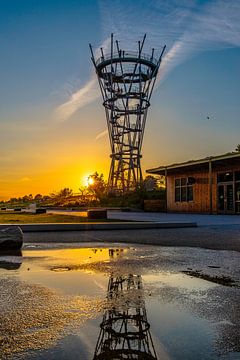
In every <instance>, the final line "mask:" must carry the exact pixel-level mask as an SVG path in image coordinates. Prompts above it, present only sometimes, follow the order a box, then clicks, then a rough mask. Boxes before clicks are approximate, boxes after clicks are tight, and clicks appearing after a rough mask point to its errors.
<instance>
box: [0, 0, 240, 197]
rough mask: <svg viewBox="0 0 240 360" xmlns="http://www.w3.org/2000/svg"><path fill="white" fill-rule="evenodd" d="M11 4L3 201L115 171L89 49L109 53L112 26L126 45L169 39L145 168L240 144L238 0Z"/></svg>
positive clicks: (0, 140)
mask: <svg viewBox="0 0 240 360" xmlns="http://www.w3.org/2000/svg"><path fill="white" fill-rule="evenodd" d="M0 6H1V11H0V47H1V66H0V81H1V86H0V169H1V172H0V189H1V190H0V197H2V198H4V197H7V196H9V195H11V196H13V195H14V194H20V193H22V192H26V191H25V190H26V189H29V191H30V192H32V193H36V192H44V193H48V192H50V191H53V190H55V189H59V188H60V187H62V186H69V187H72V188H73V189H74V190H75V191H77V189H78V187H79V186H80V183H81V179H82V178H83V177H84V176H86V175H87V174H89V173H91V172H93V171H95V170H97V171H99V172H104V174H105V177H107V173H108V166H109V152H110V149H109V143H108V137H107V135H106V132H105V129H106V122H105V114H104V109H103V106H102V101H101V99H100V97H99V95H100V92H99V89H98V84H97V81H96V76H95V74H94V70H93V66H92V63H91V61H90V53H89V48H88V44H89V43H92V44H93V46H94V49H95V50H96V51H97V49H98V47H99V46H101V45H102V46H104V47H106V48H107V47H108V43H109V42H108V39H109V36H110V33H111V32H113V33H114V34H115V36H116V37H117V38H118V39H119V40H120V42H121V45H122V46H123V47H125V48H127V49H132V48H135V46H136V44H137V40H139V38H141V37H142V36H143V34H144V33H145V32H146V33H147V40H146V48H145V51H148V50H149V49H150V48H151V47H155V48H156V49H159V50H160V49H161V47H162V46H163V45H165V44H166V46H167V50H166V53H165V57H164V59H163V62H162V65H161V68H160V73H159V79H158V81H157V84H156V89H155V92H154V93H153V96H152V101H151V107H150V109H149V113H148V119H147V126H146V133H145V138H144V144H143V162H142V164H143V168H144V169H146V168H151V167H154V166H158V165H163V164H168V163H173V162H177V161H185V160H189V159H196V158H200V157H203V156H208V155H214V154H221V153H224V152H228V151H232V150H234V148H235V146H236V145H237V144H238V143H239V142H240V137H239V133H240V122H239V113H240V105H239V93H240V67H239V64H240V48H239V47H240V22H239V18H240V2H239V1H236V0H235V1H231V0H229V1H222V0H217V1H194V0H183V1H181V2H179V1H176V0H175V1H174V0H172V1H163V0H149V1H143V0H138V1H135V0H132V1H129V0H124V1H120V0H111V1H103V0H99V1H94V0H92V1H79V0H78V1H73V0H68V1H65V0H58V1H57V0H56V1H53V0H48V1H45V0H41V1H37V0H36V1H33V0H18V1H17V0H15V1H14V0H11V1H9V0H8V1H3V0H0ZM208 116H209V118H210V119H207V117H208ZM46 179H48V180H46ZM37 190H38V191H37Z"/></svg>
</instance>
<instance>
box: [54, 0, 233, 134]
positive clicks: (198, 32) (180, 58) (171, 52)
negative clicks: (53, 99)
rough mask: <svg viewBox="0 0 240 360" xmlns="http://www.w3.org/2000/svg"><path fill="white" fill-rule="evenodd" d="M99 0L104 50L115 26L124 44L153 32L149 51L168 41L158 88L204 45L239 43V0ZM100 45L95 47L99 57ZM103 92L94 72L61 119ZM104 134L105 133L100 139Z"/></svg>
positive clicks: (60, 110)
mask: <svg viewBox="0 0 240 360" xmlns="http://www.w3.org/2000/svg"><path fill="white" fill-rule="evenodd" d="M99 5H100V12H101V17H102V32H103V34H104V37H105V40H104V41H103V43H102V45H101V46H100V47H102V48H103V49H104V50H105V51H107V50H109V45H110V39H109V34H110V33H111V32H114V35H115V36H116V38H118V39H119V40H120V46H121V47H126V48H129V46H131V47H132V44H133V45H136V47H137V40H139V38H140V37H141V36H142V35H143V34H144V33H147V37H148V38H147V42H146V51H150V48H148V46H151V47H154V48H155V49H156V50H158V51H159V53H160V52H161V50H162V47H163V46H164V45H165V44H166V45H167V50H166V53H165V54H164V57H163V59H162V64H161V68H160V72H159V74H158V79H157V82H156V86H155V89H156V88H157V87H158V85H160V84H161V83H162V81H163V80H164V79H165V78H166V77H167V76H168V75H169V74H170V73H171V71H172V70H173V69H174V68H176V67H177V66H178V65H180V64H181V63H183V62H184V61H186V60H188V59H189V58H191V57H194V56H196V55H197V54H199V53H202V52H204V51H210V50H221V49H225V48H231V47H239V46H240V21H239V18H240V1H235V0H228V1H225V0H215V1H211V2H208V3H205V4H203V3H201V2H199V1H196V0H195V1H194V0H183V1H181V2H179V1H176V0H172V1H167V2H166V1H165V0H150V1H148V2H146V1H145V0H139V2H138V6H136V4H135V3H133V2H132V1H130V0H128V1H127V0H126V1H124V2H122V1H120V0H112V1H110V2H106V1H105V0H99ZM113 13H114V14H117V16H113ZM139 19H141V20H139ZM130 44H131V45H130ZM100 47H98V48H97V50H96V52H95V54H96V57H98V55H99V49H100ZM99 96H100V90H99V87H98V84H97V77H96V74H92V75H91V77H90V79H89V80H88V81H87V82H86V84H85V85H84V86H83V87H82V88H80V89H79V90H77V91H76V92H74V93H72V94H71V95H70V97H69V98H68V99H67V100H66V102H64V103H63V104H61V105H60V106H59V107H58V108H57V109H56V116H57V118H58V119H59V120H62V121H64V120H67V119H69V118H70V117H71V116H72V115H73V114H74V113H76V112H77V111H78V110H79V109H81V108H82V107H83V106H85V105H88V104H90V103H91V102H93V101H95V100H96V99H97V98H98V97H99ZM106 133H107V132H106ZM105 135H106V134H105V133H104V135H102V133H100V134H98V135H97V137H96V139H99V138H101V137H102V136H105Z"/></svg>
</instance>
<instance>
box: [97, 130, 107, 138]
mask: <svg viewBox="0 0 240 360" xmlns="http://www.w3.org/2000/svg"><path fill="white" fill-rule="evenodd" d="M107 134H108V130H107V129H105V130H103V131H101V132H100V133H99V134H97V136H96V138H95V140H99V139H101V138H103V137H105V136H107Z"/></svg>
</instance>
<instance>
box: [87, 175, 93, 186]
mask: <svg viewBox="0 0 240 360" xmlns="http://www.w3.org/2000/svg"><path fill="white" fill-rule="evenodd" d="M93 184H94V179H93V178H92V177H91V176H89V177H88V185H93Z"/></svg>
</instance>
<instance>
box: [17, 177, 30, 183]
mask: <svg viewBox="0 0 240 360" xmlns="http://www.w3.org/2000/svg"><path fill="white" fill-rule="evenodd" d="M20 181H23V182H28V181H31V179H30V178H29V177H28V176H25V177H23V178H21V179H20Z"/></svg>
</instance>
